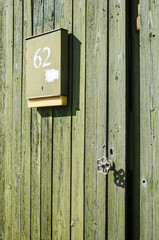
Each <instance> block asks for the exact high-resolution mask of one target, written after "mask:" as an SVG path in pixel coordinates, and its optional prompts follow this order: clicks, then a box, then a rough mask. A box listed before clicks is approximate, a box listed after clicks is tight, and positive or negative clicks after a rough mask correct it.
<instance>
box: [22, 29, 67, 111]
mask: <svg viewBox="0 0 159 240" xmlns="http://www.w3.org/2000/svg"><path fill="white" fill-rule="evenodd" d="M67 93H68V31H67V30H65V29H56V30H54V31H50V32H46V33H43V34H40V35H36V36H32V37H29V38H27V39H26V98H27V99H28V107H47V106H62V105H67Z"/></svg>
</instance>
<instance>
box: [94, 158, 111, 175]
mask: <svg viewBox="0 0 159 240" xmlns="http://www.w3.org/2000/svg"><path fill="white" fill-rule="evenodd" d="M112 168H113V161H112V160H108V159H107V158H106V157H105V156H104V157H102V158H99V159H97V172H99V173H102V174H104V175H107V174H108V173H109V170H111V169H112Z"/></svg>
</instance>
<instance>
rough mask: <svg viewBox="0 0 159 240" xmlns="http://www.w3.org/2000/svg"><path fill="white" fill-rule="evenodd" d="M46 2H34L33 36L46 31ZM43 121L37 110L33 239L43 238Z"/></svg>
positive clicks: (34, 119) (33, 146)
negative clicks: (44, 23)
mask: <svg viewBox="0 0 159 240" xmlns="http://www.w3.org/2000/svg"><path fill="white" fill-rule="evenodd" d="M43 8H44V2H43V0H42V1H33V35H35V34H40V33H42V32H43V30H44V26H43V22H44V21H43V20H44V12H43ZM41 125H42V119H41V115H40V112H38V111H37V109H33V110H32V118H31V133H32V135H31V149H32V152H31V239H40V238H41V144H42V143H41V142H42V133H41V131H42V129H41Z"/></svg>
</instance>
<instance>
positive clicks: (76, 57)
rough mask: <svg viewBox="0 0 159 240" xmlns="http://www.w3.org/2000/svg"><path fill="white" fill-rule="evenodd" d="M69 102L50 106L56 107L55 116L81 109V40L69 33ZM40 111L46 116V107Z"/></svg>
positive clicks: (63, 115) (73, 112)
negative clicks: (58, 105)
mask: <svg viewBox="0 0 159 240" xmlns="http://www.w3.org/2000/svg"><path fill="white" fill-rule="evenodd" d="M68 45H69V46H68V103H67V106H60V107H50V108H53V109H54V117H55V118H56V117H65V116H71V115H76V112H77V111H80V58H81V42H80V41H79V40H78V39H77V38H76V37H75V36H74V35H73V34H69V35H68ZM38 112H39V113H40V114H41V115H42V116H46V115H47V114H45V108H39V109H38Z"/></svg>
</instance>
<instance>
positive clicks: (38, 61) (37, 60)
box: [34, 48, 42, 68]
mask: <svg viewBox="0 0 159 240" xmlns="http://www.w3.org/2000/svg"><path fill="white" fill-rule="evenodd" d="M40 50H41V48H39V49H38V50H37V51H36V53H35V55H34V67H35V68H39V67H40V66H41V61H42V59H41V57H40V56H38V53H39V52H40Z"/></svg>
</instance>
